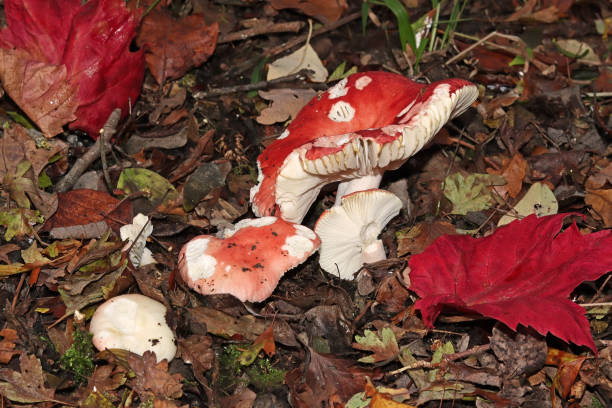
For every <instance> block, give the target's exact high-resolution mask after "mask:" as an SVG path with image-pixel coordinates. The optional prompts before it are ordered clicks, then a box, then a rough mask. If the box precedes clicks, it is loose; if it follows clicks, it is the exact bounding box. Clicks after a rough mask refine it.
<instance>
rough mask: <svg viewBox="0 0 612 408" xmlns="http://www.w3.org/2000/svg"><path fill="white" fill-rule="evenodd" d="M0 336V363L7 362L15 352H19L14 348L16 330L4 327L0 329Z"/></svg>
mask: <svg viewBox="0 0 612 408" xmlns="http://www.w3.org/2000/svg"><path fill="white" fill-rule="evenodd" d="M0 336H2V340H0V363H1V364H8V362H9V361H11V359H12V358H13V356H14V355H15V354H19V352H18V351H16V350H15V341H17V332H16V331H15V330H13V329H9V328H8V327H6V328H4V329H2V330H0Z"/></svg>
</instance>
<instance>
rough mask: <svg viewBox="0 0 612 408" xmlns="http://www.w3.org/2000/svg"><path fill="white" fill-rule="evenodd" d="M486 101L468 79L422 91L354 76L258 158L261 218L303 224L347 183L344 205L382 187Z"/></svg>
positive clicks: (255, 192)
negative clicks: (326, 195)
mask: <svg viewBox="0 0 612 408" xmlns="http://www.w3.org/2000/svg"><path fill="white" fill-rule="evenodd" d="M477 96H478V90H477V88H476V86H475V85H474V84H472V83H470V82H468V81H465V80H462V79H448V80H445V81H439V82H434V83H432V84H429V85H426V84H420V83H416V82H414V81H411V80H410V79H407V78H405V77H403V76H401V75H397V74H392V73H387V72H363V73H357V74H353V75H350V76H349V77H347V78H346V79H343V80H342V81H340V82H339V83H337V84H336V85H335V86H333V87H331V88H330V89H328V90H327V91H326V92H324V93H323V94H321V95H318V96H315V97H314V98H313V99H312V100H311V101H310V102H309V103H308V105H306V106H305V107H304V108H303V109H302V110H301V111H300V113H299V114H298V115H297V116H296V118H295V119H294V120H293V121H292V122H291V124H290V125H289V127H287V129H286V130H285V131H284V132H283V133H282V134H281V136H280V137H279V138H278V139H277V140H275V141H274V142H273V143H272V144H270V145H269V146H268V147H267V148H266V149H265V150H264V151H263V152H262V153H261V155H260V156H259V157H258V159H257V164H258V168H259V179H258V184H257V185H256V186H254V187H253V188H252V189H251V204H252V209H253V212H254V213H255V215H257V216H266V215H277V216H280V217H282V218H284V219H286V220H288V221H292V222H298V223H299V222H301V221H302V220H303V218H304V216H305V215H306V213H307V212H308V209H309V208H310V206H311V205H312V203H313V202H314V201H315V199H316V198H317V196H318V194H319V191H320V190H321V188H322V187H323V186H324V185H326V184H329V183H332V182H335V181H340V182H341V183H340V185H339V187H338V193H337V196H336V204H337V205H339V203H340V199H341V197H342V196H344V195H346V194H349V193H351V192H354V191H359V190H366V189H371V188H378V186H379V184H380V181H381V179H382V175H383V173H384V172H385V171H386V170H392V169H396V168H398V167H399V166H401V165H402V164H403V163H404V162H405V161H406V160H408V158H409V157H411V156H412V155H414V154H415V153H416V152H417V151H419V150H420V149H421V148H422V147H423V145H425V143H427V142H428V141H429V140H430V139H431V138H432V137H433V136H434V135H435V134H436V133H437V132H438V131H439V130H440V128H441V127H442V126H443V125H444V124H445V123H446V122H447V121H448V120H450V119H452V118H454V117H456V116H458V115H459V114H461V113H462V112H463V111H465V110H466V109H467V108H468V107H469V106H470V105H471V104H472V102H474V100H475V99H476V98H477Z"/></svg>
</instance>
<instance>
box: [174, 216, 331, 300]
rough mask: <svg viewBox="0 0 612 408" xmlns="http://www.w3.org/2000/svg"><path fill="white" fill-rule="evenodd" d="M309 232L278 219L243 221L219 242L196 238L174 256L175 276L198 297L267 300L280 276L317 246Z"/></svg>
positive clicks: (263, 218)
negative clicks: (211, 296)
mask: <svg viewBox="0 0 612 408" xmlns="http://www.w3.org/2000/svg"><path fill="white" fill-rule="evenodd" d="M320 243H321V242H320V240H319V238H318V237H317V235H316V234H315V233H314V232H313V231H312V230H310V229H309V228H307V227H305V226H303V225H299V224H294V223H291V222H287V221H285V220H283V219H281V218H277V217H262V218H254V219H246V220H242V221H240V222H238V223H237V224H236V225H235V226H234V228H231V229H228V230H225V231H224V238H217V237H214V236H211V235H200V236H198V237H195V238H193V239H192V240H191V241H189V242H188V243H186V244H185V245H184V246H183V248H182V249H181V252H180V254H179V272H180V274H181V277H182V278H183V280H184V281H185V283H187V285H188V286H189V287H191V288H192V289H194V290H195V291H196V292H199V293H201V294H203V295H212V294H221V293H226V294H230V295H233V296H235V297H237V298H238V299H240V300H241V301H243V302H245V301H250V302H261V301H262V300H265V299H266V298H268V297H269V296H270V295H271V294H272V292H274V289H275V288H276V285H277V284H278V281H279V280H280V278H281V277H282V276H283V274H284V273H285V272H286V271H288V270H289V269H292V268H294V267H295V266H297V265H299V264H301V263H302V262H304V261H305V260H306V259H307V258H308V257H309V256H310V255H311V254H312V253H313V252H315V251H316V250H317V249H318V248H319V245H320Z"/></svg>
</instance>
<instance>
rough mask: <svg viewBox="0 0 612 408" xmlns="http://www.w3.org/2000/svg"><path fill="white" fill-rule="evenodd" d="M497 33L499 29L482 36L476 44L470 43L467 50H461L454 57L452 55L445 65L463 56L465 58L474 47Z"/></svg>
mask: <svg viewBox="0 0 612 408" xmlns="http://www.w3.org/2000/svg"><path fill="white" fill-rule="evenodd" d="M496 35H497V31H492V32H490V33H489V34H487V35H485V36H484V37H482V38H481V39H480V40H478V41H476V42H475V43H474V44H472V45H470V46H469V47H467V48H466V49H465V50H463V51H461V52H460V53H459V54H457V55H455V56H454V57H452V58H451V59H449V60H448V61H446V62H445V63H444V65H450V64H452V63H453V62H455V61H457V60H460V59H461V58H463V57H464V56H465V55H466V54H467V53H469V52H470V51H472V50H473V49H474V48H476V47H478V46H479V45H481V44H482V43H484V42H486V41H487V40H488V39H489V38H491V37H494V36H496Z"/></svg>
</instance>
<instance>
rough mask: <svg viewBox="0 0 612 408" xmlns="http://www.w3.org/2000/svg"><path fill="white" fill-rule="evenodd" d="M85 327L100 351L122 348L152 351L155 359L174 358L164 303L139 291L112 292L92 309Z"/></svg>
mask: <svg viewBox="0 0 612 408" xmlns="http://www.w3.org/2000/svg"><path fill="white" fill-rule="evenodd" d="M89 331H90V332H91V333H92V334H93V340H92V341H93V345H94V346H95V347H96V348H97V349H98V350H100V351H102V350H105V349H123V350H128V351H131V352H132V353H136V354H139V355H143V354H144V352H145V351H153V352H155V355H156V357H157V361H161V360H163V359H166V360H168V361H170V360H172V359H173V358H174V355H175V354H176V340H175V338H174V333H173V332H172V330H171V329H170V327H169V326H168V323H166V306H164V305H163V304H161V303H159V302H158V301H156V300H153V299H151V298H148V297H146V296H143V295H139V294H129V295H121V296H116V297H114V298H112V299H109V300H107V301H106V302H104V303H103V304H101V305H100V306H98V309H96V312H95V313H94V315H93V317H92V318H91V323H90V325H89Z"/></svg>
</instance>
